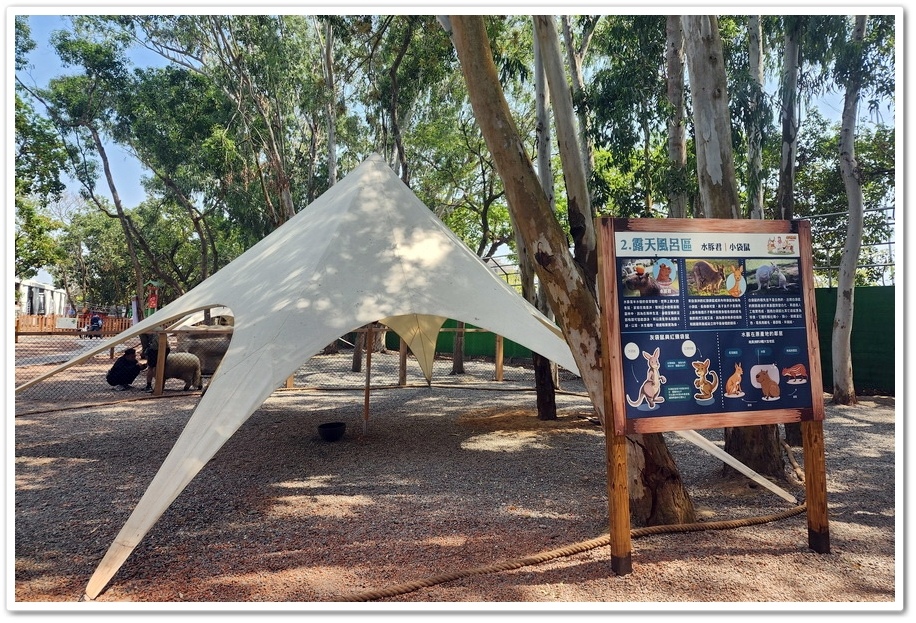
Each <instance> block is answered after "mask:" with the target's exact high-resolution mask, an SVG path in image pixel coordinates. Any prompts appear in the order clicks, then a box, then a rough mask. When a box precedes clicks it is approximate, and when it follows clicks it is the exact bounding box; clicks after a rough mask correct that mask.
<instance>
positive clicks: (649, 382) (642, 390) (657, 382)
mask: <svg viewBox="0 0 916 623" xmlns="http://www.w3.org/2000/svg"><path fill="white" fill-rule="evenodd" d="M642 356H643V357H645V358H646V361H648V362H649V369H648V371H647V372H646V380H645V381H643V383H642V385H641V386H640V387H639V397H638V398H637V399H636V400H633V399H632V398H630V397H629V396H627V402H628V403H630V406H631V407H638V406H639V405H641V404H642V403H643V401H645V402H646V403H647V404H648V405H649V408H651V409H654V408H655V405H656V404H658V403H660V402H665V399H664V397H662V395H661V393H662V383H667V382H668V379H666V378H665V377H664V376H662V375H661V374H659V373H658V369H659V368H660V367H661V364H660V363H659V361H658V349H657V348H656V349H655V352H654V353H652V354H651V355H650V354H649V353H647V352H645V351H643V353H642Z"/></svg>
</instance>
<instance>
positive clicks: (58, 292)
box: [15, 273, 70, 316]
mask: <svg viewBox="0 0 916 623" xmlns="http://www.w3.org/2000/svg"><path fill="white" fill-rule="evenodd" d="M43 276H45V275H43V274H42V273H39V274H38V277H39V278H41V277H43ZM15 288H16V296H15V303H16V314H17V315H19V314H26V315H37V316H50V315H58V316H66V315H68V314H69V312H70V306H69V304H68V302H67V293H66V291H64V290H62V289H60V288H55V287H54V284H53V283H46V282H45V281H39V280H38V279H19V278H18V277H17V278H16V285H15Z"/></svg>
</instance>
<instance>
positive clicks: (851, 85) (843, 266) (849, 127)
mask: <svg viewBox="0 0 916 623" xmlns="http://www.w3.org/2000/svg"><path fill="white" fill-rule="evenodd" d="M866 23H867V18H866V16H864V15H857V16H856V23H855V29H854V30H853V35H852V44H853V45H852V48H853V50H856V51H857V52H856V53H857V54H858V58H857V59H856V61H854V62H853V64H852V65H851V67H850V68H849V78H847V81H846V96H845V98H844V100H843V115H842V117H841V125H840V173H841V174H842V176H843V185H844V186H845V187H846V197H847V201H848V203H849V225H848V226H847V229H846V244H845V245H844V246H843V253H842V256H841V257H840V270H839V274H838V275H837V301H836V315H835V316H834V319H833V336H832V339H831V351H832V355H833V402H834V403H835V404H841V405H853V404H856V403H857V402H858V400H857V399H856V389H855V385H854V384H853V379H852V349H851V347H850V338H851V336H852V316H853V308H854V303H855V293H856V266H857V265H858V263H859V251H860V250H861V247H862V228H863V226H864V219H865V214H864V211H863V202H864V200H863V198H862V182H861V179H860V176H861V171H860V170H859V163H858V162H857V161H856V115H857V114H858V111H859V93H860V91H861V89H862V72H863V67H862V62H863V61H862V57H861V55H862V52H861V45H862V41H863V40H864V39H865V27H866Z"/></svg>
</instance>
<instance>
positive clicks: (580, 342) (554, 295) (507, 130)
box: [443, 15, 695, 524]
mask: <svg viewBox="0 0 916 623" xmlns="http://www.w3.org/2000/svg"><path fill="white" fill-rule="evenodd" d="M443 21H444V22H445V24H444V25H445V26H446V27H447V28H449V29H450V33H451V38H452V41H453V43H454V45H455V48H456V49H457V51H458V57H459V59H460V62H461V71H462V74H463V75H464V78H465V82H466V84H467V88H468V93H469V96H470V100H471V104H472V106H473V108H474V113H475V116H476V118H477V121H478V123H479V124H480V127H481V130H482V132H483V135H484V137H485V139H486V141H487V145H488V146H489V149H490V151H491V153H492V154H493V158H494V162H495V163H496V167H497V170H498V171H499V174H500V177H501V178H502V179H503V183H504V185H505V188H506V194H507V198H508V205H509V209H510V210H511V211H512V212H513V215H514V218H513V221H514V223H515V225H516V226H517V227H518V228H519V231H520V234H521V236H522V237H523V238H524V239H525V242H526V243H527V245H528V246H529V247H530V248H532V249H535V250H536V251H535V254H536V262H535V270H536V271H537V275H538V279H539V280H540V281H541V283H542V284H543V286H544V287H545V289H546V291H547V293H548V297H549V300H550V302H551V307H552V309H553V310H554V313H555V314H556V318H557V321H558V323H559V325H560V327H561V329H562V330H563V334H564V336H565V338H566V340H567V343H568V344H569V346H570V349H571V351H572V354H573V356H574V357H575V359H576V363H577V365H578V367H579V371H580V374H581V375H582V378H583V381H584V383H585V386H586V388H587V390H588V393H589V396H590V398H591V400H592V403H593V405H594V406H595V408H596V411H597V412H598V414H599V417H600V418H601V419H602V421H604V419H605V417H608V414H605V413H604V393H603V392H604V388H603V383H604V380H603V376H602V373H601V363H600V352H601V349H600V342H601V338H600V323H599V314H598V304H597V298H596V296H595V293H594V292H593V291H592V290H591V289H590V287H589V286H588V280H587V279H586V276H585V274H584V271H585V268H584V267H583V266H581V265H580V264H579V263H577V262H576V261H575V260H574V259H573V257H572V254H571V253H570V250H569V246H568V243H567V236H566V232H564V231H563V228H562V227H561V225H560V223H559V221H558V220H557V219H556V217H555V215H554V214H553V212H552V211H551V208H550V204H549V202H548V201H547V197H546V195H545V193H544V191H543V189H542V188H541V185H540V181H539V180H538V178H537V175H536V173H535V171H534V169H533V167H532V165H531V161H530V159H529V158H528V156H527V151H526V150H525V149H524V148H523V144H522V139H521V137H520V135H519V132H518V129H517V127H516V125H515V122H514V120H513V118H512V115H511V113H510V111H509V108H508V105H507V103H506V99H505V97H504V95H503V90H502V86H501V84H500V81H499V77H498V75H497V70H496V65H495V64H494V62H493V53H492V51H491V47H490V43H489V39H488V36H487V29H486V25H485V22H484V18H483V17H482V16H455V15H453V16H449V18H448V19H447V20H443ZM636 437H638V439H637V438H633V439H630V440H629V442H630V443H631V444H633V446H632V447H633V449H634V450H635V451H636V452H638V453H639V455H640V457H641V461H644V462H643V463H642V465H643V469H642V470H641V473H640V474H639V475H637V476H636V479H637V482H639V483H640V484H641V485H642V486H640V487H638V491H633V492H631V498H633V497H635V498H637V499H636V501H635V503H634V504H633V505H632V506H631V511H632V512H633V514H634V515H635V516H636V517H637V520H638V521H640V522H646V523H650V524H658V523H676V522H682V521H693V520H694V516H695V514H694V509H693V505H692V503H691V502H690V498H689V496H688V495H687V492H686V490H685V489H684V487H683V483H682V481H681V479H680V476H679V474H678V472H677V467H676V466H675V464H674V462H673V460H672V459H671V457H670V454H669V453H668V451H667V448H665V447H664V442H663V441H661V443H659V440H658V439H657V437H660V435H640V436H636ZM662 475H663V476H662Z"/></svg>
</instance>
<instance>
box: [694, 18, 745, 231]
mask: <svg viewBox="0 0 916 623" xmlns="http://www.w3.org/2000/svg"><path fill="white" fill-rule="evenodd" d="M681 24H682V25H683V29H684V41H685V42H686V46H685V50H686V52H687V71H688V72H689V74H690V91H691V92H692V93H693V94H694V97H693V124H694V127H695V128H696V154H697V179H698V181H699V188H700V199H701V203H702V206H703V212H704V214H705V216H706V217H707V218H738V215H739V212H738V206H739V204H740V201H739V198H738V186H737V184H736V183H735V179H736V178H735V161H734V156H733V154H732V142H731V141H732V127H731V113H730V112H729V109H728V88H727V86H726V76H725V59H724V58H722V39H721V37H720V35H719V21H718V20H717V19H716V16H715V15H683V16H681Z"/></svg>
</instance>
